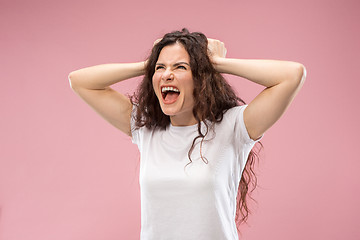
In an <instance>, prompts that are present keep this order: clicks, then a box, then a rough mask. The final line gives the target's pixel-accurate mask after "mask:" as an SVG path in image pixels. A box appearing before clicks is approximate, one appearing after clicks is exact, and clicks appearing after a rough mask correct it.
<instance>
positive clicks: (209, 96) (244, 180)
mask: <svg viewBox="0 0 360 240" xmlns="http://www.w3.org/2000/svg"><path fill="white" fill-rule="evenodd" d="M175 43H180V44H181V45H182V46H183V47H184V48H185V49H186V51H187V52H188V54H189V56H190V68H191V71H192V76H193V81H194V92H193V96H194V101H195V102H194V108H193V114H194V117H195V119H196V120H197V123H198V134H199V135H198V136H197V137H196V138H195V139H193V142H192V145H191V148H190V149H189V152H188V158H189V160H190V163H191V162H192V160H191V153H192V151H193V149H194V145H195V142H196V140H197V139H199V138H200V139H201V142H200V156H201V158H202V160H203V161H204V162H205V163H206V164H207V163H208V161H207V159H206V157H204V156H203V155H202V153H201V146H202V143H203V141H204V138H205V136H206V135H207V134H208V132H209V130H210V129H212V127H213V126H214V124H215V123H219V122H221V121H222V119H223V116H224V113H225V112H226V111H227V110H228V109H230V108H232V107H235V106H239V105H244V104H245V102H244V101H243V100H242V99H241V98H239V97H237V96H236V94H235V92H234V90H233V89H232V88H231V86H230V85H229V84H228V83H227V82H226V80H225V79H224V77H223V76H222V75H221V74H220V73H219V72H217V71H216V70H215V68H214V66H213V64H212V62H211V60H210V57H209V55H208V48H207V45H208V40H207V38H206V36H205V35H204V34H203V33H200V32H192V33H190V32H189V31H188V30H187V29H186V28H184V29H182V30H181V31H174V32H171V33H167V34H165V35H164V37H163V38H162V39H161V41H159V42H158V43H156V44H155V45H154V46H153V48H152V51H151V54H150V56H149V58H148V60H147V63H146V67H145V75H144V78H143V80H142V82H141V83H140V85H139V86H138V88H137V91H136V93H135V94H134V95H133V96H132V97H131V102H132V103H134V104H136V105H137V111H136V115H135V126H136V127H137V128H140V127H144V126H145V127H146V128H149V129H153V128H159V129H166V127H167V126H169V124H170V117H169V116H167V115H165V114H164V113H163V112H162V110H161V107H160V104H159V100H158V98H157V96H156V94H155V91H154V88H153V85H152V77H153V75H154V72H155V65H156V62H157V60H158V57H159V55H160V52H161V50H162V49H163V48H164V47H165V46H168V45H173V44H175ZM204 120H207V121H204ZM201 122H203V123H204V125H205V127H206V131H205V132H202V131H201ZM257 143H259V144H260V145H261V147H263V145H262V143H260V142H257ZM259 150H260V149H259ZM258 158H259V156H258V152H256V151H255V148H253V149H252V150H251V152H250V153H249V156H248V159H247V163H246V165H245V168H244V171H243V174H242V177H241V180H240V184H239V189H238V195H237V210H236V219H235V222H236V225H237V228H238V230H239V226H240V224H241V223H242V222H246V220H247V218H248V215H249V213H251V211H250V209H249V207H248V204H247V197H249V198H251V199H253V198H252V197H251V196H250V193H251V192H252V191H253V190H254V189H255V188H256V185H257V178H256V175H255V172H254V165H255V162H256V160H257V159H258ZM188 164H189V163H188ZM251 186H252V187H251ZM250 189H251V190H250ZM253 200H254V199H253Z"/></svg>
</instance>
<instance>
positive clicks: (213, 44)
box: [208, 38, 227, 68]
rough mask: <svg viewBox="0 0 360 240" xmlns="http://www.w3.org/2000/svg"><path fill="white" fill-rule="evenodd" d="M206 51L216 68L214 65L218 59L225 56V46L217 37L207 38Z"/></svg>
mask: <svg viewBox="0 0 360 240" xmlns="http://www.w3.org/2000/svg"><path fill="white" fill-rule="evenodd" d="M208 51H209V56H210V59H211V61H212V62H213V64H214V67H215V68H216V65H217V64H218V61H219V60H220V59H221V58H225V57H226V52H227V50H226V48H225V44H224V43H223V42H221V41H219V40H217V39H211V38H208Z"/></svg>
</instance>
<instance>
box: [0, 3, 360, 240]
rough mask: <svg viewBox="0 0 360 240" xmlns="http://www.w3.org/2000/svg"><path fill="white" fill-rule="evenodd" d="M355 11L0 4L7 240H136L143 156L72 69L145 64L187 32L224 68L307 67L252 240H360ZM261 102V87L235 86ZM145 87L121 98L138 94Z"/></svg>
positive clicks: (359, 19)
mask: <svg viewBox="0 0 360 240" xmlns="http://www.w3.org/2000/svg"><path fill="white" fill-rule="evenodd" d="M359 7H360V2H359V1H357V0H347V1H340V0H338V1H333V0H320V1H314V0H304V1H286V0H274V1H267V0H259V1H231V0H225V1H211V0H210V1H209V0H207V1H205V0H203V1H194V0H191V1H187V0H185V1H143V2H141V1H136V0H135V1H126V2H124V1H91V2H90V1H70V0H68V1H56V2H55V1H52V3H50V1H40V0H33V1H10V0H9V1H3V0H2V1H1V2H0V30H1V34H0V44H1V45H0V48H1V51H0V68H1V70H0V71H1V75H0V76H1V95H0V107H1V112H2V116H1V120H0V121H1V124H0V133H1V134H0V144H1V145H0V148H1V149H0V239H1V240H49V239H51V240H60V239H61V240H64V239H66V240H100V239H101V240H103V239H104V240H105V239H106V240H115V239H129V240H133V239H134V240H135V239H139V233H140V195H139V184H138V171H139V166H138V161H139V153H138V150H137V147H136V145H133V144H132V143H131V141H130V139H129V138H128V137H127V136H125V135H124V134H123V133H121V132H120V131H118V130H116V129H115V128H114V127H112V126H111V125H110V124H108V123H107V122H106V121H104V120H103V119H102V118H101V117H100V116H98V115H97V114H96V113H95V112H94V111H93V110H92V109H91V108H90V107H89V106H87V105H86V104H85V103H84V102H83V101H82V100H81V99H80V98H79V97H78V96H76V94H75V93H74V92H73V91H72V90H71V88H70V86H69V82H68V79H67V76H68V74H69V73H70V72H71V71H73V70H76V69H79V68H82V67H87V66H92V65H97V64H102V63H114V62H132V61H140V60H143V59H144V58H145V57H146V56H147V55H148V53H149V50H150V48H151V46H152V43H153V41H154V40H155V39H157V38H159V37H161V36H162V35H163V34H164V33H166V32H168V31H172V30H175V29H180V28H181V27H183V26H186V27H188V28H189V29H190V30H191V31H202V32H204V33H205V34H206V35H207V36H208V37H211V38H218V39H220V40H222V41H224V42H225V44H226V46H227V49H228V57H236V58H265V59H281V60H291V61H297V62H300V63H303V64H304V65H305V66H306V68H307V72H308V77H307V79H306V82H305V85H304V86H303V88H302V90H301V91H300V92H299V94H298V96H297V97H296V98H295V100H294V102H293V103H292V105H291V106H290V108H289V109H288V111H287V112H286V113H285V114H284V115H283V117H282V118H281V119H280V120H279V121H278V122H277V123H276V124H275V125H274V126H273V127H272V128H271V129H270V130H268V131H267V132H266V133H265V137H264V139H263V141H262V142H263V144H264V145H265V149H264V150H263V151H262V155H261V156H262V159H261V163H260V165H259V168H258V173H259V185H260V186H259V188H258V190H257V191H255V194H254V196H255V197H256V199H257V201H258V204H257V205H253V208H252V209H253V212H254V213H253V215H251V216H250V219H249V226H247V225H244V226H243V228H242V229H243V230H242V234H243V235H242V239H252V240H263V239H292V240H303V239H327V240H338V239H347V240H355V239H360V230H359V227H360V221H359V215H360V207H359V202H360V193H359V190H360V186H359V185H360V177H359V174H358V173H359V167H360V161H359V160H360V159H359V157H358V150H356V149H357V148H358V147H359V144H358V143H359V141H358V140H357V135H358V134H359V133H360V131H359V130H360V128H359V123H360V112H359V109H360V108H359V106H358V103H359V100H360V97H359V94H358V91H359V87H360V79H359V66H360V64H359V59H360V44H359V43H360V34H359V27H360V26H359V25H360V24H359V23H360V14H359V10H360V8H359ZM227 78H228V79H229V82H230V83H231V84H232V85H233V86H234V88H235V89H236V90H237V92H238V93H239V95H240V96H241V97H242V98H243V99H244V100H246V101H247V102H249V101H251V100H252V99H253V98H254V97H255V96H256V95H257V94H258V93H259V92H260V91H261V90H262V89H263V88H262V87H261V86H257V85H255V84H254V83H251V82H249V81H247V80H245V79H241V78H236V77H231V76H227ZM138 82H139V78H137V79H133V80H129V81H125V82H122V83H119V84H117V85H116V86H115V88H116V89H117V90H119V91H121V92H123V93H130V94H131V93H132V92H133V90H134V89H135V87H136V85H137V84H138Z"/></svg>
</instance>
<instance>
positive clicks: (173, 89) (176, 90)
mask: <svg viewBox="0 0 360 240" xmlns="http://www.w3.org/2000/svg"><path fill="white" fill-rule="evenodd" d="M167 91H174V92H180V91H179V89H177V88H174V87H163V88H162V89H161V92H167Z"/></svg>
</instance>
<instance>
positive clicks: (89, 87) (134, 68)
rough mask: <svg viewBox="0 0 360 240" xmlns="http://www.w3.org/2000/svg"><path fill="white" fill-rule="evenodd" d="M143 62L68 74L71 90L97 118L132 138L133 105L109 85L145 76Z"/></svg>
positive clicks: (97, 66) (86, 69)
mask: <svg viewBox="0 0 360 240" xmlns="http://www.w3.org/2000/svg"><path fill="white" fill-rule="evenodd" d="M144 67H145V62H138V63H113V64H102V65H96V66H92V67H87V68H82V69H79V70H76V71H73V72H71V73H70V74H69V77H68V78H69V82H70V86H71V88H72V89H73V90H74V92H75V93H76V94H78V95H79V96H80V97H81V98H82V99H83V100H84V101H85V102H86V103H87V104H89V105H90V106H91V107H92V108H93V109H94V110H95V111H96V112H97V113H98V114H100V115H101V116H102V117H103V118H104V119H105V120H107V121H108V122H109V123H111V124H112V125H113V126H115V127H116V128H118V129H120V130H121V131H122V132H124V133H125V134H127V135H129V136H131V128H130V117H131V110H132V104H131V102H130V100H129V98H128V97H126V96H125V95H123V94H121V93H119V92H117V91H115V90H114V89H112V88H110V85H112V84H115V83H117V82H120V81H122V80H126V79H129V78H133V77H136V76H140V75H143V74H144Z"/></svg>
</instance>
